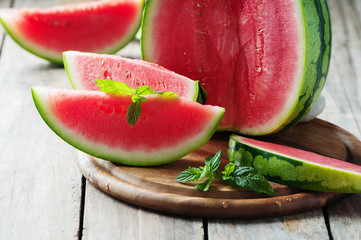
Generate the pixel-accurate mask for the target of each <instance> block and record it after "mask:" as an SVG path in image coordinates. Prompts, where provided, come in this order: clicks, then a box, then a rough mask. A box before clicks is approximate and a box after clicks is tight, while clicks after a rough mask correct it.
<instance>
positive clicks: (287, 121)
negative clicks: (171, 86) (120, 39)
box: [141, 0, 332, 136]
mask: <svg viewBox="0 0 361 240" xmlns="http://www.w3.org/2000/svg"><path fill="white" fill-rule="evenodd" d="M158 2H159V0H153V1H149V2H146V4H145V10H144V16H143V20H142V38H141V50H142V59H145V60H149V59H152V55H153V51H156V49H155V48H154V47H152V45H153V44H152V37H147V36H150V33H151V31H152V30H151V29H152V18H153V15H152V14H155V12H156V10H157V4H158ZM295 4H296V6H297V11H298V12H297V16H298V18H299V24H300V31H301V32H300V33H301V39H303V40H301V41H300V49H301V51H300V54H301V55H300V56H302V58H304V59H303V60H302V61H301V62H300V66H299V70H300V69H302V71H300V72H298V74H297V77H296V78H297V79H298V80H297V82H296V85H295V87H294V88H293V90H292V91H293V93H292V94H291V96H290V97H289V99H287V101H285V105H284V107H283V110H282V111H281V112H280V114H279V115H278V117H276V118H274V119H273V120H272V121H270V122H268V123H267V124H265V125H264V126H263V127H256V128H255V127H250V128H243V129H237V128H234V127H233V126H221V128H219V129H218V130H219V131H233V132H237V133H240V134H244V135H254V136H256V135H269V134H273V133H276V132H279V131H281V130H285V129H288V128H290V127H292V126H294V125H295V124H297V123H298V122H299V121H301V120H302V118H303V117H304V116H305V115H307V113H308V112H309V111H310V109H311V108H312V106H313V105H314V103H315V102H316V100H317V98H318V97H319V96H320V93H321V91H322V89H323V86H324V84H325V81H326V77H327V74H328V69H329V63H330V57H331V37H332V36H331V35H332V34H331V20H330V14H329V10H328V5H327V2H326V0H315V1H309V0H297V1H295ZM153 60H154V59H153ZM154 61H155V62H156V60H154Z"/></svg>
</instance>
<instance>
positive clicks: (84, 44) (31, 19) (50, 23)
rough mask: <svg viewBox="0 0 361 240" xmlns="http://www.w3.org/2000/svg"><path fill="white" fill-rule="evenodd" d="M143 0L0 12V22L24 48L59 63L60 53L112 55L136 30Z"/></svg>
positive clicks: (122, 0)
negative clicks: (76, 51)
mask: <svg viewBox="0 0 361 240" xmlns="http://www.w3.org/2000/svg"><path fill="white" fill-rule="evenodd" d="M143 6H144V0H113V1H97V2H86V3H78V4H71V5H63V6H54V7H51V8H46V9H40V8H23V9H1V10H0V21H1V23H2V25H3V26H4V28H5V30H6V31H7V33H8V34H9V35H10V36H11V37H12V38H13V39H14V40H15V41H16V42H17V43H18V44H19V45H20V46H22V47H23V48H24V49H26V50H28V51H29V52H31V53H33V54H35V55H37V56H39V57H42V58H44V59H47V60H49V61H50V62H53V63H58V64H61V63H62V61H63V58H62V52H64V51H67V50H78V51H88V52H98V53H114V52H116V51H118V50H119V49H121V48H122V47H123V46H125V45H126V44H127V43H128V42H129V41H130V40H132V39H133V37H134V36H135V34H136V32H137V31H138V29H139V26H140V23H141V18H142V13H143Z"/></svg>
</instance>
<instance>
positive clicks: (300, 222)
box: [208, 210, 329, 240]
mask: <svg viewBox="0 0 361 240" xmlns="http://www.w3.org/2000/svg"><path fill="white" fill-rule="evenodd" d="M208 234H209V240H213V239H214V240H216V239H267V240H268V239H269V240H271V239H275V240H276V239H277V240H280V239H305V240H306V239H329V236H328V232H327V228H326V225H325V222H324V218H323V214H322V211H318V210H317V211H311V212H307V213H302V214H296V215H291V216H286V217H280V218H262V219H244V220H210V221H209V226H208Z"/></svg>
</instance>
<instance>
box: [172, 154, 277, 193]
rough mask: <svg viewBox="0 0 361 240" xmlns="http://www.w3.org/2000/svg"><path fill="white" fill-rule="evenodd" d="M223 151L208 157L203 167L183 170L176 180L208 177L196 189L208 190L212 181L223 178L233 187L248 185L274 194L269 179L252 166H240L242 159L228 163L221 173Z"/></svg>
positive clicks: (262, 191) (260, 191)
mask: <svg viewBox="0 0 361 240" xmlns="http://www.w3.org/2000/svg"><path fill="white" fill-rule="evenodd" d="M221 156H222V152H221V150H219V151H218V152H217V153H216V154H215V155H214V156H210V157H207V158H206V159H205V161H204V162H205V164H204V166H203V167H199V168H191V167H188V169H187V170H185V171H183V172H181V173H180V174H179V175H178V177H177V178H176V180H177V181H178V182H189V181H199V180H202V179H203V178H204V177H208V179H207V180H205V181H204V182H202V183H200V184H197V185H196V186H195V188H196V189H198V190H201V191H208V190H209V188H210V185H211V181H212V180H213V179H214V178H221V179H223V180H225V181H228V183H229V185H231V186H233V187H246V188H248V189H250V190H252V191H255V192H258V193H265V194H267V195H268V196H273V195H274V191H273V188H272V186H271V185H270V184H269V182H268V180H267V179H266V178H265V177H264V176H263V175H262V174H261V173H260V172H259V171H258V170H257V169H255V168H253V167H250V166H239V164H240V161H239V160H240V159H237V161H234V162H230V163H228V164H227V165H226V166H225V167H224V170H223V171H222V172H221V174H220V173H219V166H220V163H221Z"/></svg>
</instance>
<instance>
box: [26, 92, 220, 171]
mask: <svg viewBox="0 0 361 240" xmlns="http://www.w3.org/2000/svg"><path fill="white" fill-rule="evenodd" d="M46 91H47V88H46V87H32V88H31V93H32V98H33V101H34V104H35V106H36V109H37V110H38V112H39V114H40V116H41V118H42V119H43V120H44V122H45V123H46V124H47V125H48V127H49V128H50V129H51V130H52V131H53V132H54V133H55V134H56V135H58V136H59V137H60V138H61V139H63V140H64V141H65V142H67V143H68V144H70V145H72V146H73V147H74V148H76V149H78V150H80V151H83V152H85V153H86V154H89V155H92V156H94V157H97V158H100V159H104V160H108V161H111V162H115V163H120V164H124V165H131V166H155V165H162V164H166V163H170V162H173V161H175V160H178V159H180V158H181V157H183V156H185V155H187V154H188V153H190V152H192V151H194V150H196V149H198V148H199V147H201V146H202V145H203V144H205V143H206V142H207V141H208V140H209V139H210V138H211V137H212V136H213V134H214V132H215V131H216V129H217V127H218V125H219V123H220V122H221V120H222V118H223V115H224V111H225V110H224V108H221V107H217V108H218V117H217V118H216V119H214V121H213V123H212V124H209V127H208V128H207V129H206V130H204V131H203V134H202V135H198V136H197V137H196V138H195V139H194V138H192V139H189V141H187V144H184V143H183V145H182V146H184V147H182V148H181V149H170V150H169V151H168V152H166V153H167V154H166V153H164V152H160V153H159V154H158V155H157V154H154V156H153V155H152V156H150V155H151V154H149V153H147V152H144V153H142V154H140V155H141V156H140V155H139V154H138V155H132V154H129V155H127V152H123V153H121V154H120V153H119V152H111V149H105V150H104V146H96V145H95V144H91V143H87V141H86V140H85V139H81V137H79V136H78V135H76V133H74V132H72V131H71V130H68V129H67V128H65V127H63V126H62V124H61V123H60V122H58V121H57V119H56V118H55V117H53V116H52V114H51V113H50V110H49V109H50V108H49V105H48V104H47V101H46V100H44V99H43V97H44V96H46V94H44V93H45V92H46ZM78 91H81V90H78ZM99 93H100V92H99ZM185 101H187V100H185ZM119 156H121V159H120V157H119Z"/></svg>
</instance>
